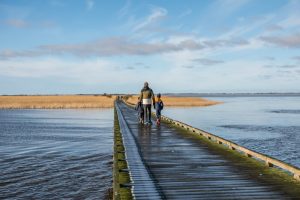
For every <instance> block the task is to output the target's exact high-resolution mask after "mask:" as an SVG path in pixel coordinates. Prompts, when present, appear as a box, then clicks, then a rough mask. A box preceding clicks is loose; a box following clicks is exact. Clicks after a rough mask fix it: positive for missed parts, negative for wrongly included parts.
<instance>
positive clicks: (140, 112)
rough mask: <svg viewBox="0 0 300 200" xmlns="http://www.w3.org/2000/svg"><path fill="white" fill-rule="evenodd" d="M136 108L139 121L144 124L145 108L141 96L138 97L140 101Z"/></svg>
mask: <svg viewBox="0 0 300 200" xmlns="http://www.w3.org/2000/svg"><path fill="white" fill-rule="evenodd" d="M135 110H137V111H138V116H139V122H140V123H141V124H143V123H144V108H143V104H142V102H141V100H140V97H139V98H138V102H137V104H136V106H135Z"/></svg>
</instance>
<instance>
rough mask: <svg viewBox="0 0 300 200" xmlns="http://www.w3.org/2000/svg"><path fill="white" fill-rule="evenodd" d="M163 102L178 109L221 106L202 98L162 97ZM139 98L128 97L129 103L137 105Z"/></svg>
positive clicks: (216, 102)
mask: <svg viewBox="0 0 300 200" xmlns="http://www.w3.org/2000/svg"><path fill="white" fill-rule="evenodd" d="M161 99H162V101H163V102H164V105H165V106H178V107H193V106H212V105H216V104H220V103H221V102H218V101H212V100H208V99H204V98H200V97H170V96H162V98H161ZM137 101H138V96H131V97H128V99H127V102H129V103H133V104H136V103H137Z"/></svg>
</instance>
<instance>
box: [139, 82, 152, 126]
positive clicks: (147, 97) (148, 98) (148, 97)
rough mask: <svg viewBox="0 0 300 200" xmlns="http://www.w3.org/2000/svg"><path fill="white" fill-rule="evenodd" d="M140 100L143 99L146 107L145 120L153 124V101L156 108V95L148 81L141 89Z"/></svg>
mask: <svg viewBox="0 0 300 200" xmlns="http://www.w3.org/2000/svg"><path fill="white" fill-rule="evenodd" d="M140 100H141V101H142V104H143V108H144V122H145V123H146V124H152V122H151V103H153V107H154V109H155V96H154V93H153V91H152V89H151V88H149V84H148V82H145V83H144V87H143V89H142V90H141V94H140Z"/></svg>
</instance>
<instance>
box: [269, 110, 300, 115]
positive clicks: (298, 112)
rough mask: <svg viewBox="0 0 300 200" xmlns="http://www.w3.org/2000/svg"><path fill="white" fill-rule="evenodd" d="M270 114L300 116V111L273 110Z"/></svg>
mask: <svg viewBox="0 0 300 200" xmlns="http://www.w3.org/2000/svg"><path fill="white" fill-rule="evenodd" d="M268 112H271V113H280V114H300V110H271V111H268Z"/></svg>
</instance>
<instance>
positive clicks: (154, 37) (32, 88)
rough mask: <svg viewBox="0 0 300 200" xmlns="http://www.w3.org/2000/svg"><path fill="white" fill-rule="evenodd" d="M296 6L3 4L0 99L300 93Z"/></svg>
mask: <svg viewBox="0 0 300 200" xmlns="http://www.w3.org/2000/svg"><path fill="white" fill-rule="evenodd" d="M299 10H300V0H290V1H289V0H264V1H261V0H201V1H199V0H185V1H182V0H151V1H150V0H111V1H106V0H43V1H40V0H0V94H93V93H138V92H139V91H140V89H141V88H142V86H143V83H144V82H145V81H148V82H149V84H150V87H151V88H152V89H153V90H154V91H155V92H156V93H157V92H161V93H166V92H182V93H189V92H195V93H206V92H209V93H210V92H211V93H214V92H232V93H234V92H300V12H299Z"/></svg>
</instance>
